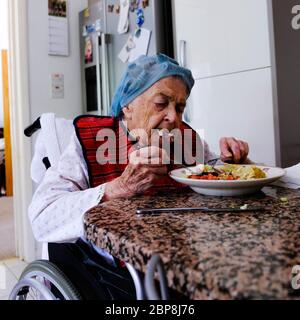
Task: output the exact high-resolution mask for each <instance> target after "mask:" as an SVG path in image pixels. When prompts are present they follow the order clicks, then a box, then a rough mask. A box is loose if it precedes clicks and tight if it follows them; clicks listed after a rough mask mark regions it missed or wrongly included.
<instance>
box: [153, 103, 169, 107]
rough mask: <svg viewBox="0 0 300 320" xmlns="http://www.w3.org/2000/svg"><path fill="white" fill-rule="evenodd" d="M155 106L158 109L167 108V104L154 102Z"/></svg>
mask: <svg viewBox="0 0 300 320" xmlns="http://www.w3.org/2000/svg"><path fill="white" fill-rule="evenodd" d="M155 105H156V106H157V107H158V108H161V109H163V108H165V107H167V106H168V102H155Z"/></svg>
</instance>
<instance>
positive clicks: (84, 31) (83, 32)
mask: <svg viewBox="0 0 300 320" xmlns="http://www.w3.org/2000/svg"><path fill="white" fill-rule="evenodd" d="M87 35H88V33H87V31H86V26H83V27H82V36H83V37H84V38H85V37H86V36H87Z"/></svg>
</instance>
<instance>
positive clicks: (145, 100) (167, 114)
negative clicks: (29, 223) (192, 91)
mask: <svg viewBox="0 0 300 320" xmlns="http://www.w3.org/2000/svg"><path fill="white" fill-rule="evenodd" d="M187 95H188V92H187V87H186V85H185V83H184V82H183V81H182V80H181V79H179V78H174V77H168V78H164V79H161V80H159V81H158V82H156V83H155V84H154V85H153V86H152V87H151V88H149V89H148V90H147V91H145V92H144V93H143V94H141V95H140V96H139V97H137V98H136V99H135V100H134V101H132V102H131V103H130V104H129V105H128V106H127V107H125V108H123V113H124V115H125V120H126V121H127V125H128V129H129V131H130V132H131V133H132V132H133V133H134V132H136V131H137V130H138V129H143V130H145V131H146V133H147V136H148V137H150V136H151V130H152V129H167V130H169V131H172V130H173V129H176V128H179V127H180V125H181V123H182V115H183V111H184V109H185V106H186V99H187Z"/></svg>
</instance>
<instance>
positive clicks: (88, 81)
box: [79, 0, 174, 116]
mask: <svg viewBox="0 0 300 320" xmlns="http://www.w3.org/2000/svg"><path fill="white" fill-rule="evenodd" d="M126 1H127V2H128V3H130V5H129V7H130V8H129V12H128V28H126V23H125V24H124V23H123V26H125V27H124V28H123V29H122V28H120V25H122V23H121V22H120V19H121V17H124V16H125V15H123V14H122V15H121V12H120V0H110V1H106V0H100V1H98V2H96V3H93V4H91V5H90V6H89V7H88V8H87V9H85V10H83V11H82V12H80V13H79V25H80V30H79V32H80V51H81V54H80V57H81V81H82V97H83V101H82V103H83V112H84V113H85V114H95V115H102V116H108V115H110V106H111V102H112V98H113V94H114V92H115V90H116V87H117V85H118V83H119V81H120V79H121V77H122V74H123V73H124V71H125V69H126V66H127V65H128V63H129V62H131V60H130V59H131V58H132V57H133V55H132V57H130V58H129V59H128V60H126V59H124V56H123V57H122V60H121V58H120V57H119V56H120V53H121V52H123V53H124V50H125V53H126V52H128V47H129V44H130V39H132V38H130V37H134V36H135V37H143V39H146V41H144V40H143V46H142V47H143V50H142V51H141V52H142V54H147V55H153V54H156V53H164V54H167V55H169V56H170V57H174V43H173V22H172V5H171V2H172V0H143V1H141V0H125V4H126V3H127V2H126ZM121 3H122V2H121ZM123 3H124V2H123ZM138 9H142V12H143V18H144V24H143V25H142V26H141V28H143V29H142V30H143V33H142V34H141V33H140V34H139V33H138V32H137V30H138V25H137V19H138V16H137V10H138ZM120 29H122V30H121V31H122V32H123V33H120ZM145 34H146V38H145V37H144V35H145ZM149 35H150V37H149ZM147 39H148V40H147ZM139 40H141V39H139ZM133 47H134V46H133ZM146 47H147V48H146ZM134 49H137V48H134ZM122 50H123V51H122ZM129 51H130V47H129ZM130 52H132V51H130ZM137 52H138V53H137V54H139V51H137ZM137 56H138V55H137Z"/></svg>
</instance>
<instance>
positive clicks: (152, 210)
mask: <svg viewBox="0 0 300 320" xmlns="http://www.w3.org/2000/svg"><path fill="white" fill-rule="evenodd" d="M265 210H266V208H265V207H258V206H244V208H243V207H237V208H228V207H227V208H208V207H195V208H159V209H155V208H144V209H141V208H138V209H137V210H136V214H145V215H147V214H149V215H151V214H161V213H181V212H183V213H184V212H185V213H192V212H214V213H228V212H231V213H233V212H251V211H255V212H257V211H265Z"/></svg>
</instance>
